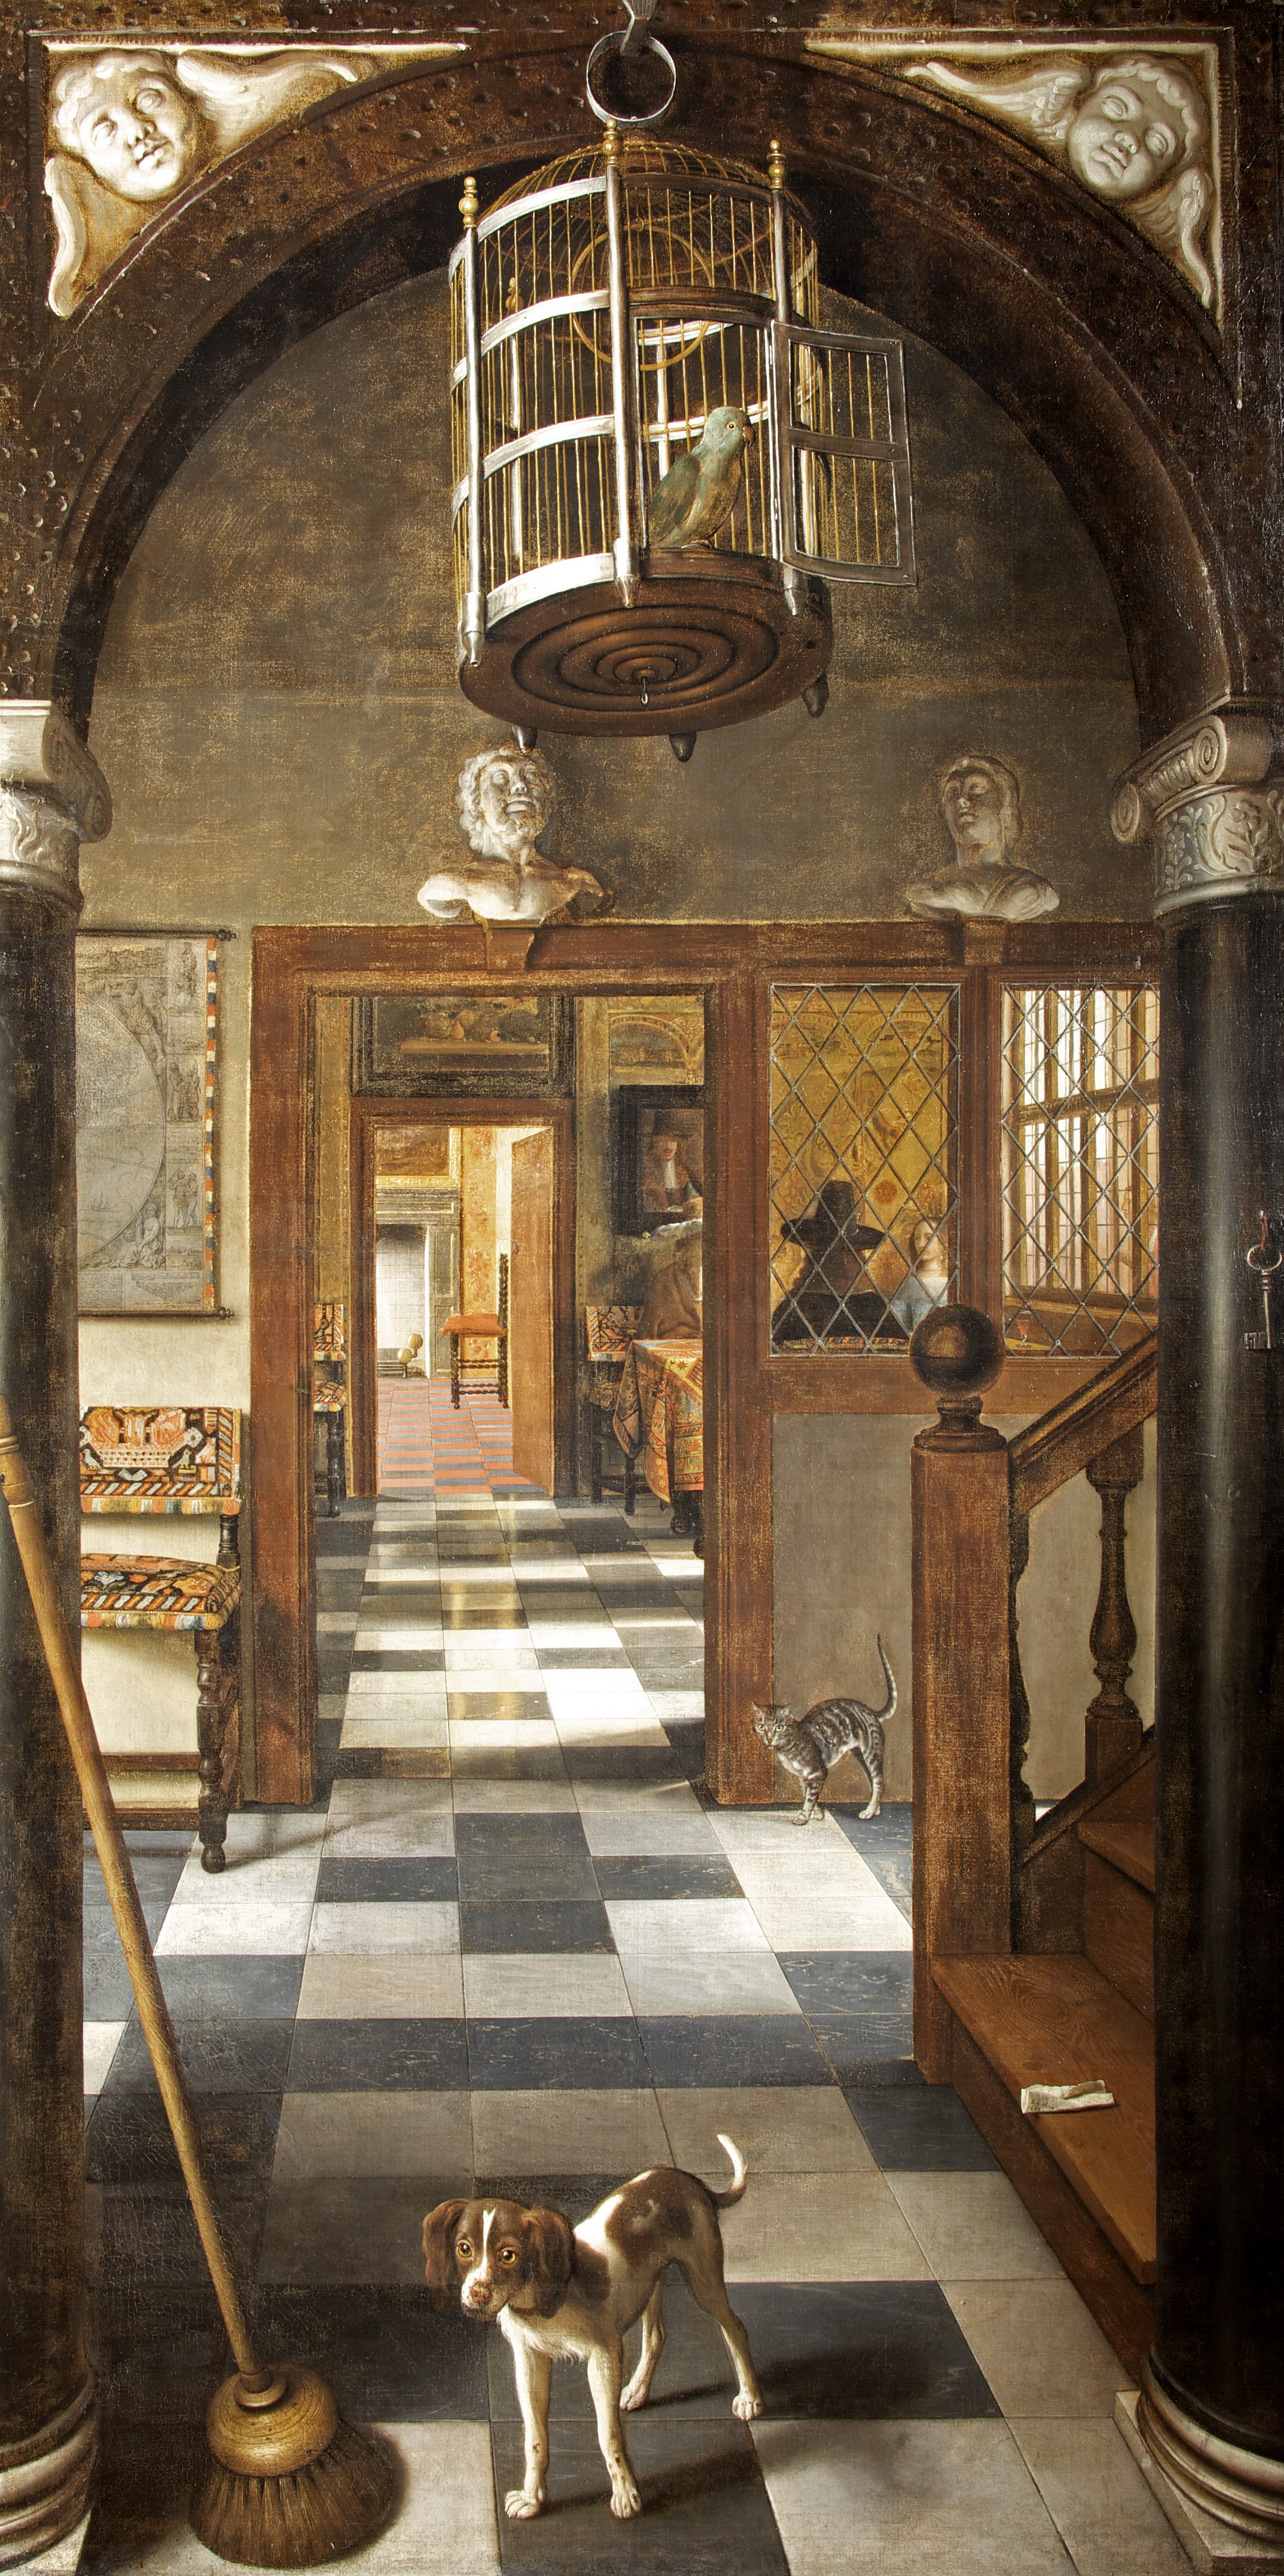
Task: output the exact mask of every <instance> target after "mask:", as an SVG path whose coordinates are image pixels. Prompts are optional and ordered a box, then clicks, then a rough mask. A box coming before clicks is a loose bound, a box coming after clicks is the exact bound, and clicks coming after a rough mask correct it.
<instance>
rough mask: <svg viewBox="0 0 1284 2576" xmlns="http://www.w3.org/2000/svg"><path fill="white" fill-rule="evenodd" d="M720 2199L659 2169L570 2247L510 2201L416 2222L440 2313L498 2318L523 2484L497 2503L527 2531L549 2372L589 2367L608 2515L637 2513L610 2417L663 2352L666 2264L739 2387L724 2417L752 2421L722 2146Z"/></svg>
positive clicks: (586, 2226) (625, 2191) (462, 2205)
mask: <svg viewBox="0 0 1284 2576" xmlns="http://www.w3.org/2000/svg"><path fill="white" fill-rule="evenodd" d="M718 2142H719V2145H720V2146H723V2147H725V2148H726V2151H727V2154H728V2155H729V2156H730V2158H731V2166H732V2181H731V2186H730V2189H729V2190H727V2191H708V2190H706V2188H705V2185H704V2184H703V2183H702V2182H700V2181H698V2180H697V2178H696V2176H695V2175H694V2174H689V2173H680V2172H678V2170H677V2169H676V2167H675V2166H673V2165H657V2166H655V2167H653V2168H652V2170H651V2171H650V2172H649V2173H642V2174H636V2175H635V2176H634V2179H633V2181H632V2182H626V2183H622V2184H621V2185H620V2188H619V2190H618V2191H613V2192H609V2193H608V2194H607V2197H606V2199H605V2200H604V2201H603V2202H602V2203H601V2204H600V2206H599V2207H598V2208H597V2209H595V2210H594V2211H593V2214H592V2216H591V2217H590V2218H586V2219H585V2220H584V2221H583V2223H582V2225H581V2226H579V2227H577V2228H576V2229H575V2231H574V2233H573V2234H572V2231H571V2228H570V2226H569V2224H568V2222H567V2220H566V2219H564V2218H563V2217H562V2216H561V2215H560V2213H559V2212H558V2211H557V2210H555V2209H525V2208H523V2207H522V2204H521V2203H520V2201H515V2200H497V2201H486V2200H443V2201H442V2202H441V2203H440V2205H439V2207H438V2208H436V2209H433V2210H430V2211H429V2213H428V2216H427V2217H426V2219H425V2220H424V2232H423V2241H424V2272H425V2277H426V2279H427V2282H428V2287H429V2289H430V2290H432V2291H434V2292H435V2293H436V2294H437V2300H438V2304H439V2305H441V2306H443V2307H444V2306H446V2305H447V2304H448V2303H449V2302H450V2300H451V2299H452V2298H453V2296H454V2293H455V2292H456V2290H457V2291H458V2294H459V2303H460V2306H461V2307H462V2309H463V2311H464V2314H465V2316H467V2317H478V2318H480V2319H481V2320H482V2321H483V2322H486V2321H487V2320H488V2319H490V2318H492V2317H498V2319H499V2327H500V2332H501V2334H502V2335H503V2336H504V2337H505V2339H506V2341H507V2343H508V2345H509V2347H510V2349H511V2351H512V2355H513V2368H514V2371H515V2374H516V2379H517V2396H518V2402H519V2404H520V2406H521V2410H522V2424H523V2428H524V2431H525V2436H526V2481H525V2484H524V2485H523V2486H520V2487H514V2488H512V2489H511V2491H510V2493H509V2494H508V2495H507V2496H506V2497H505V2499H504V2503H505V2507H506V2509H507V2511H508V2512H509V2514H511V2515H513V2516H514V2517H515V2518H516V2519H518V2520H520V2521H527V2520H529V2518H530V2517H531V2515H533V2514H537V2513H538V2512H539V2511H540V2509H541V2507H542V2505H543V2503H544V2498H545V2494H546V2492H547V2490H546V2484H545V2477H546V2471H547V2468H548V2396H549V2383H550V2380H551V2377H552V2368H553V2363H554V2362H555V2361H572V2360H578V2361H583V2362H586V2363H587V2365H588V2379H589V2387H590V2389H591V2391H592V2395H593V2406H594V2410H595V2412H596V2415H597V2437H598V2441H599V2442H600V2444H601V2446H602V2457H603V2459H604V2460H605V2462H606V2465H607V2469H608V2471H609V2473H610V2479H611V2511H612V2513H614V2514H618V2515H619V2516H620V2518H621V2520H622V2521H624V2520H627V2519H628V2517H629V2515H630V2514H635V2513H637V2512H639V2511H640V2510H641V2504H642V2498H641V2496H640V2495H639V2493H638V2486H637V2480H636V2478H635V2477H634V2474H633V2468H632V2464H631V2462H630V2459H629V2455H628V2451H627V2450H626V2448H625V2442H624V2428H623V2426H622V2425H621V2422H620V2415H621V2411H624V2412H626V2413H628V2412H631V2410H632V2409H633V2408H634V2407H635V2406H643V2405H645V2403H646V2397H647V2391H648V2389H649V2388H650V2385H651V2381H652V2378H653V2376H654V2372H655V2366H656V2363H657V2362H658V2360H659V2358H660V2354H661V2352H662V2350H663V2348H664V2323H663V2319H662V2316H661V2307H662V2303H663V2299H664V2276H665V2273H666V2271H667V2270H668V2267H669V2265H670V2263H676V2264H677V2265H678V2267H679V2270H680V2271H681V2272H682V2273H683V2274H684V2276H685V2278H686V2281H687V2284H688V2287H689V2288H690V2291H691V2294H692V2297H693V2298H694V2299H695V2300H696V2302H697V2304H698V2305H699V2306H700V2307H702V2308H703V2309H704V2310H705V2311H706V2313H707V2315H709V2316H711V2317H712V2318H714V2320H715V2322H716V2323H717V2324H718V2326H720V2328H721V2330H722V2338H723V2341H724V2343H725V2344H726V2347H727V2350H728V2352H729V2353H730V2355H731V2358H732V2361H733V2362H734V2364H735V2370H736V2378H737V2381H738V2383H739V2385H738V2387H737V2390H736V2394H735V2396H734V2397H733V2399H732V2401H731V2411H732V2413H733V2414H734V2415H738V2416H739V2417H740V2419H741V2422H742V2423H746V2424H747V2423H749V2422H751V2421H752V2419H753V2417H754V2416H755V2415H761V2413H762V2394H761V2391H760V2389H759V2386H758V2382H757V2379H756V2378H755V2376H754V2367H753V2361H752V2358H751V2356H750V2352H749V2338H748V2336H747V2335H746V2333H745V2330H744V2327H743V2326H742V2324H741V2322H740V2319H739V2317H738V2316H736V2315H735V2314H734V2313H733V2311H732V2309H731V2307H730V2306H729V2304H728V2300H727V2293H726V2287H725V2284H724V2282H723V2277H722V2236H721V2233H720V2230H719V2227H718V2215H717V2214H718V2211H719V2210H720V2209H726V2208H728V2207H729V2206H730V2204H731V2203H732V2202H733V2201H737V2200H739V2199H740V2198H741V2197H742V2195H743V2193H744V2189H745V2184H746V2180H747V2175H746V2171H745V2164H744V2159H743V2157H742V2156H741V2154H740V2150H739V2148H738V2147H736V2146H734V2145H733V2144H732V2141H731V2139H730V2138H727V2137H724V2136H723V2135H722V2133H721V2131H719V2138H718ZM639 2317H641V2319H642V2351H641V2354H640V2356H639V2359H638V2365H637V2368H636V2370H635V2371H634V2373H633V2376H632V2378H631V2379H630V2381H629V2383H628V2386H627V2388H622V2387H621V2380H622V2377H623V2344H624V2337H625V2335H626V2334H627V2332H628V2330H629V2327H630V2326H631V2325H634V2324H636V2322H637V2319H638V2318H639Z"/></svg>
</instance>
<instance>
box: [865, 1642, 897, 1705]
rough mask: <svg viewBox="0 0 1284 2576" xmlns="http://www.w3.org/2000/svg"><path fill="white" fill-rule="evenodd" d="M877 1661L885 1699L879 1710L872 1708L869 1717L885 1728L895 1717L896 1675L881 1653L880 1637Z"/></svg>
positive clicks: (881, 1643)
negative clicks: (884, 1681)
mask: <svg viewBox="0 0 1284 2576" xmlns="http://www.w3.org/2000/svg"><path fill="white" fill-rule="evenodd" d="M878 1660H879V1662H880V1663H881V1665H882V1667H883V1672H884V1674H885V1676H886V1680H887V1697H886V1699H885V1700H884V1702H883V1705H882V1707H881V1708H872V1709H871V1710H870V1712H869V1714H870V1716H871V1717H876V1718H877V1719H878V1723H879V1725H880V1726H886V1725H888V1724H889V1723H890V1721H891V1719H892V1718H894V1717H895V1715H896V1675H895V1673H894V1672H893V1671H892V1668H891V1665H890V1664H889V1662H888V1660H887V1657H886V1655H885V1654H884V1652H883V1640H882V1638H881V1637H880V1638H879V1640H878Z"/></svg>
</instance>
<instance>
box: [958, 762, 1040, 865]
mask: <svg viewBox="0 0 1284 2576" xmlns="http://www.w3.org/2000/svg"><path fill="white" fill-rule="evenodd" d="M941 812H942V813H943V814H944V816H945V820H946V822H947V823H948V825H949V829H950V838H951V840H952V841H953V843H954V847H955V849H956V850H957V852H958V855H959V857H960V859H982V860H985V861H988V862H989V863H990V864H991V865H992V866H995V867H1002V866H1003V865H1004V863H1005V862H1006V861H1007V860H1008V859H1009V858H1010V857H1011V854H1012V851H1013V850H1014V849H1015V847H1016V844H1017V841H1018V840H1019V838H1020V835H1021V788H1020V783H1019V781H1018V779H1017V776H1016V772H1015V770H1011V769H1009V767H1008V765H1007V762H1006V761H1005V760H995V759H993V758H992V757H991V755H990V754H989V753H988V752H973V751H966V752H964V753H963V754H962V756H961V758H960V759H958V760H954V761H951V763H950V766H949V768H948V769H947V770H946V772H945V776H944V777H943V779H942V780H941Z"/></svg>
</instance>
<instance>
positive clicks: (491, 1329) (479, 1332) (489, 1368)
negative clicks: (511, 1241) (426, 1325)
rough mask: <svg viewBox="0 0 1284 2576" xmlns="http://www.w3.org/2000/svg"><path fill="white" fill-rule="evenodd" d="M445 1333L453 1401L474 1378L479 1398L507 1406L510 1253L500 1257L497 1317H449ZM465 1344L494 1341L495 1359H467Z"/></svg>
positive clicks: (474, 1388) (444, 1328)
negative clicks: (490, 1396)
mask: <svg viewBox="0 0 1284 2576" xmlns="http://www.w3.org/2000/svg"><path fill="white" fill-rule="evenodd" d="M441 1329H442V1331H443V1333H449V1335H450V1401H451V1403H452V1404H453V1405H454V1407H455V1411H456V1412H458V1410H459V1399H460V1396H461V1394H462V1393H463V1390H464V1387H465V1385H466V1384H467V1383H468V1382H469V1380H470V1379H471V1381H472V1386H473V1392H474V1394H476V1395H494V1396H497V1397H498V1399H499V1401H500V1403H501V1404H502V1405H504V1406H505V1407H506V1406H507V1403H508V1254H507V1253H506V1252H501V1254H500V1256H499V1309H498V1312H497V1313H496V1314H493V1315H492V1314H477V1315H462V1314H461V1315H447V1317H446V1320H445V1323H444V1324H443V1325H442V1328H441ZM465 1342H493V1343H494V1345H495V1356H494V1358H493V1359H489V1358H482V1359H465V1357H464V1352H463V1344H464V1343H465Z"/></svg>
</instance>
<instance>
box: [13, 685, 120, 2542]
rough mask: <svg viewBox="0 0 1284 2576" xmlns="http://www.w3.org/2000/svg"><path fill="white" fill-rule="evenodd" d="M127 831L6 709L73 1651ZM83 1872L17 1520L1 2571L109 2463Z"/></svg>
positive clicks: (58, 1501)
mask: <svg viewBox="0 0 1284 2576" xmlns="http://www.w3.org/2000/svg"><path fill="white" fill-rule="evenodd" d="M110 820H111V806H110V801H109V799H108V795H107V790H106V787H105V785H104V782H103V779H102V777H101V775H100V773H99V771H98V770H97V768H96V767H95V765H94V763H93V761H92V760H90V758H89V756H88V754H87V753H86V752H85V751H84V750H83V748H82V747H81V745H80V743H79V742H78V741H77V739H76V737H75V735H74V734H73V733H72V731H71V729H70V727H69V726H68V725H66V724H65V723H64V721H63V719H62V718H61V716H59V715H58V714H57V713H56V712H55V711H54V710H52V709H51V708H50V707H48V706H46V705H44V704H43V703H40V702H35V701H30V700H28V701H19V700H12V699H10V700H8V701H5V702H3V703H0V1389H2V1390H3V1393H4V1395H5V1397H6V1399H7V1401H8V1403H9V1405H10V1406H11V1408H12V1411H13V1417H14V1423H15V1427H16V1429H17V1432H18V1437H19V1439H20V1441H21V1443H22V1447H23V1450H24V1452H25V1454H26V1457H27V1460H28V1462H29V1464H30V1467H31V1470H32V1473H33V1476H34V1478H35V1481H36V1485H37V1490H38V1492H39V1493H40V1494H41V1496H42V1497H43V1499H44V1504H45V1512H46V1526H47V1528H48V1530H49V1534H50V1538H51V1540H52V1542H53V1546H54V1551H55V1556H56V1559H57V1562H58V1564H59V1566H60V1569H61V1572H62V1578H63V1589H64V1595H65V1605H66V1610H67V1616H68V1619H69V1620H70V1622H71V1624H72V1627H73V1630H74V1631H77V1632H78V1630H79V1624H80V1615H79V1589H78V1583H77V1575H76V1564H77V1557H78V1554H79V1496H78V1490H77V1468H76V1427H77V1392H76V1388H77V1380H76V1242H75V1232H76V1165H75V1096H74V1086H75V1022H74V1011H73V1004H74V991H73V978H74V968H75V925H76V917H77V914H78V912H79V910H80V887H79V873H78V848H77V844H78V842H79V841H80V840H81V839H83V838H97V837H98V835H99V834H101V833H103V832H105V831H106V830H107V829H108V827H109V824H110ZM80 1863H81V1821H80V1800H79V1796H78V1793H77V1789H76V1782H75V1775H74V1773H73V1771H72V1767H71V1761H70V1758H69V1756H68V1753H67V1749H66V1745H65V1742H64V1739H63V1731H62V1722H61V1719H60V1717H59V1715H58V1707H57V1702H56V1701H55V1699H54V1695H53V1691H52V1689H51V1687H50V1684H49V1680H48V1676H47V1674H46V1671H45V1667H44V1661H43V1657H42V1655H41V1651H40V1643H39V1639H38V1637H37V1634H36V1630H35V1625H34V1622H33V1619H32V1616H31V1608H30V1603H29V1601H28V1598H27V1592H26V1586H25V1583H24V1581H23V1577H22V1572H21V1568H20V1566H19V1564H18V1560H17V1555H16V1553H15V1550H14V1546H13V1539H12V1535H11V1531H10V1526H9V1517H8V1514H7V1513H6V1512H3V1511H0V2566H11V2565H14V2564H15V2563H17V2562H19V2561H20V2560H22V2559H24V2558H28V2557H30V2556H32V2555H33V2554H34V2553H35V2552H36V2551H38V2550H41V2549H44V2548H47V2547H48V2546H50V2544H51V2543H52V2542H54V2541H55V2540H58V2539H61V2538H62V2537H63V2536H64V2535H65V2534H66V2533H68V2532H70V2531H72V2530H74V2529H75V2526H76V2524H77V2523H78V2522H79V2520H80V2518H81V2516H82V2514H83V2512H84V2510H85V2500H86V2489H87V2487H88V2483H89V2477H90V2472H91V2470H92V2468H93V2463H94V2456H95V2449H96V2440H97V2433H96V2417H95V2410H94V2394H93V2381H92V2378H91V2376H90V2372H89V2367H88V2364H87V2361H86V2358H85V2345H84V2304H85V2292H84V2253H83V2222H84V2185H83V2167H84V2127H83V2109H82V2073H81V2016H82V2002H81V1970H80V1948H81V1916H80Z"/></svg>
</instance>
